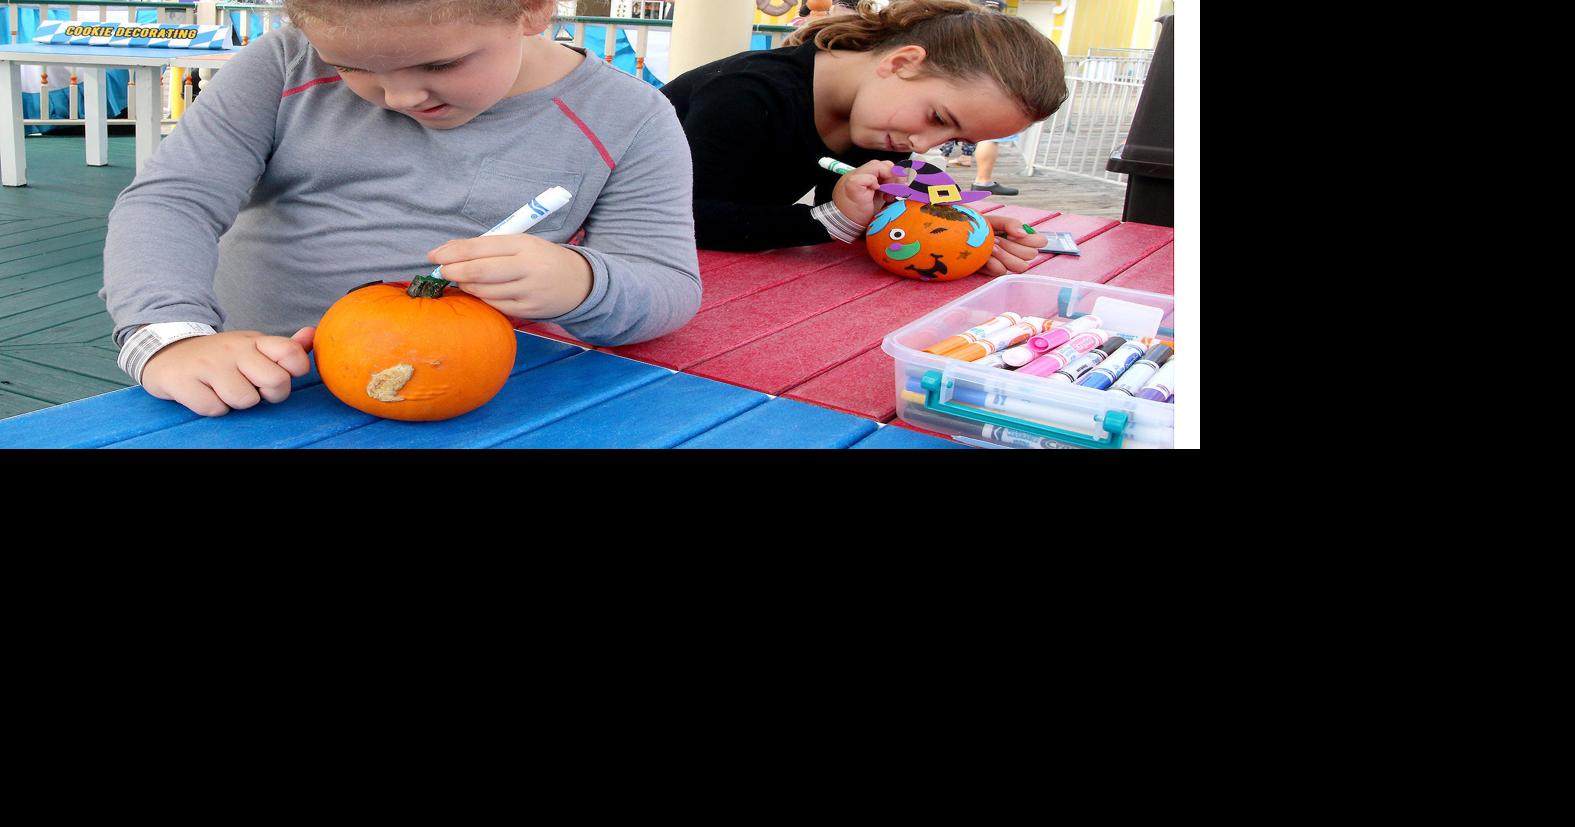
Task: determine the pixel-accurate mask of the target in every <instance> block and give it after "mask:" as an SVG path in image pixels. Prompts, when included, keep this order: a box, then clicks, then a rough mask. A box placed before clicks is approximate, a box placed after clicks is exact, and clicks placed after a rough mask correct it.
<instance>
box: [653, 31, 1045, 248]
mask: <svg viewBox="0 0 1575 827" xmlns="http://www.w3.org/2000/svg"><path fill="white" fill-rule="evenodd" d="M788 43H789V44H790V45H787V46H784V47H782V48H780V49H772V50H770V51H753V52H743V53H741V54H737V55H733V56H731V57H727V58H723V59H722V60H718V61H714V62H712V63H708V64H706V65H704V66H700V67H697V68H695V69H692V70H690V71H688V72H685V73H684V74H682V75H680V76H678V77H677V78H674V79H673V81H672V82H671V83H669V84H667V85H666V86H664V87H663V88H662V93H663V94H665V95H667V97H668V99H669V100H671V101H672V103H673V107H674V109H675V110H676V111H677V113H678V118H679V121H680V122H682V124H683V127H684V132H685V134H686V135H687V136H688V138H689V147H690V150H691V152H692V153H693V156H694V175H695V189H694V197H695V235H696V240H697V242H698V243H699V246H701V247H703V248H706V249H714V250H765V249H772V248H777V247H793V246H798V245H804V244H820V243H823V242H826V241H829V240H831V239H832V238H838V239H840V240H842V241H856V240H859V239H861V238H862V233H863V229H864V228H865V227H866V226H868V224H869V222H870V219H871V218H873V217H874V215H875V214H876V213H877V212H878V211H879V210H880V209H881V208H882V207H884V206H885V205H886V203H887V202H889V201H890V200H891V198H890V196H887V195H885V194H884V193H882V192H880V190H879V189H878V187H879V186H880V185H881V184H887V183H897V182H900V181H902V180H904V178H900V177H898V176H897V175H895V174H894V173H893V172H892V164H893V162H895V161H900V160H903V159H906V158H908V157H910V156H911V155H912V154H913V153H915V152H924V151H927V150H929V149H931V148H932V147H935V146H939V145H940V144H942V143H945V142H946V141H948V140H951V139H961V140H967V141H972V142H977V141H979V140H984V139H989V138H998V137H1001V136H1004V135H1011V134H1013V133H1016V132H1021V131H1022V130H1024V129H1026V128H1027V127H1028V126H1029V125H1030V124H1032V123H1034V122H1036V121H1040V120H1044V119H1045V118H1048V117H1050V115H1051V114H1053V113H1054V112H1055V110H1056V109H1057V108H1058V107H1060V105H1061V103H1062V102H1063V101H1065V99H1066V96H1067V90H1066V83H1065V80H1064V70H1063V68H1062V65H1061V55H1060V52H1059V51H1058V50H1057V49H1056V46H1055V44H1054V43H1052V42H1051V41H1050V39H1049V38H1047V37H1045V36H1044V35H1042V34H1040V33H1039V32H1038V31H1036V30H1034V28H1033V26H1032V25H1030V24H1029V23H1028V22H1027V21H1025V20H1022V19H1020V18H1017V17H1008V16H1005V15H1002V14H999V13H996V12H992V11H990V10H988V9H986V8H984V7H982V6H978V5H975V4H973V3H969V2H966V0H893V2H892V3H891V4H890V5H889V6H887V7H886V8H885V9H883V10H881V11H875V10H874V9H873V8H872V7H871V5H870V3H869V2H868V0H866V2H864V3H861V4H860V7H859V9H858V11H857V12H856V13H851V14H836V15H829V16H827V17H824V18H821V19H819V20H816V21H815V22H814V23H811V24H809V25H806V26H805V27H804V28H803V29H802V30H801V31H799V32H798V33H796V34H794V35H793V36H792V37H791V38H789V40H788ZM826 156H830V157H833V158H836V159H837V160H839V161H843V162H845V163H848V164H850V165H852V166H854V167H856V168H857V169H855V170H854V171H853V172H850V173H848V174H846V175H841V176H838V175H836V174H835V173H832V172H828V171H826V170H823V169H821V168H820V167H819V166H818V165H817V163H816V162H817V161H818V160H819V159H820V158H822V157H826ZM811 187H813V188H814V189H815V199H814V200H815V203H816V206H815V207H813V208H812V207H810V206H809V205H804V204H795V203H794V202H795V201H797V200H799V199H800V198H801V197H802V196H803V195H804V193H805V192H806V191H807V190H809V189H810V188H811ZM985 217H986V218H987V219H988V218H989V217H990V216H989V215H988V214H986V216H985ZM991 224H992V226H993V227H994V228H995V229H996V230H997V231H998V233H1003V234H1004V237H1003V238H1001V239H999V243H997V244H996V245H995V251H994V252H992V254H991V261H990V262H989V263H988V264H987V265H985V267H984V268H982V269H981V270H980V272H982V273H985V274H987V275H1000V274H1002V273H1006V272H1022V271H1023V270H1026V269H1027V264H1028V261H1029V260H1030V259H1032V258H1034V257H1035V256H1036V255H1037V254H1038V251H1037V250H1036V249H1035V248H1034V247H1033V246H1030V245H1028V244H1023V243H1017V242H1018V241H1020V240H1026V238H1027V234H1026V233H1025V232H1024V231H1023V229H1022V226H1021V222H1018V223H1016V224H1013V223H1012V222H1010V221H1009V220H1008V219H1006V218H1004V217H1002V218H997V219H994V220H992V221H991Z"/></svg>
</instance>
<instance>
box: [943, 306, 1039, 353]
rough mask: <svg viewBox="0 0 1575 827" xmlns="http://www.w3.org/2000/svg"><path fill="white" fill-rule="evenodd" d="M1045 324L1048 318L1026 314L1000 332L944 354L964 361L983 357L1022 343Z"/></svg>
mask: <svg viewBox="0 0 1575 827" xmlns="http://www.w3.org/2000/svg"><path fill="white" fill-rule="evenodd" d="M1045 324H1046V320H1044V319H1041V318H1039V317H1037V316H1024V317H1023V320H1022V321H1021V322H1018V323H1017V324H1014V325H1012V326H1011V327H1008V328H1007V329H1005V330H1003V331H1001V332H999V333H993V334H991V335H989V336H986V337H984V338H983V339H980V340H979V341H977V342H974V343H973V344H971V345H963V346H962V347H960V348H957V349H956V350H951V351H947V352H946V353H945V354H944V355H945V356H946V358H948V359H960V360H962V361H964V362H972V361H973V360H975V359H983V358H984V357H986V356H989V355H990V354H992V353H994V352H996V351H997V350H1002V349H1005V348H1009V347H1011V346H1012V345H1016V344H1020V343H1022V342H1023V340H1025V339H1027V338H1028V337H1029V336H1032V335H1034V334H1035V333H1038V332H1039V331H1041V330H1044V326H1045Z"/></svg>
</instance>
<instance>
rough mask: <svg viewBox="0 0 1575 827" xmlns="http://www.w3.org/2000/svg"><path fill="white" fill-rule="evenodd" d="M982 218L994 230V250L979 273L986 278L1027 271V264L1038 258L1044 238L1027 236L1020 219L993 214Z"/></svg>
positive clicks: (1037, 235) (1035, 235) (986, 214)
mask: <svg viewBox="0 0 1575 827" xmlns="http://www.w3.org/2000/svg"><path fill="white" fill-rule="evenodd" d="M984 217H985V220H986V221H989V222H990V226H991V228H993V229H994V230H995V233H996V236H995V249H993V250H991V251H990V260H989V261H987V262H985V263H984V266H983V267H981V268H979V272H980V273H983V274H984V275H987V276H1001V275H1005V274H1007V273H1021V272H1023V271H1025V270H1027V269H1028V265H1029V263H1030V262H1032V261H1033V260H1034V259H1036V258H1038V257H1039V255H1040V253H1039V245H1041V244H1043V243H1044V236H1042V235H1039V234H1037V233H1035V234H1034V235H1029V234H1028V231H1027V230H1024V229H1023V220H1022V219H1020V218H1018V219H1012V218H1008V217H1007V216H1004V215H995V214H994V213H985V214H984Z"/></svg>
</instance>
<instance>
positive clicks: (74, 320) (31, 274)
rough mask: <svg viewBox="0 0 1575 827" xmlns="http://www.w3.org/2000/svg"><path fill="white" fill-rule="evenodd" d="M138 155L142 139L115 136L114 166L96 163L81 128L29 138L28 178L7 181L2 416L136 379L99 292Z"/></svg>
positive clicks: (0, 208)
mask: <svg viewBox="0 0 1575 827" xmlns="http://www.w3.org/2000/svg"><path fill="white" fill-rule="evenodd" d="M135 154H136V150H135V146H134V144H133V138H131V137H130V136H129V135H128V136H119V135H112V136H111V137H110V141H109V163H110V165H109V166H107V167H89V166H87V165H86V164H85V163H84V162H83V159H84V146H83V138H82V136H81V135H80V134H78V135H75V136H70V135H41V136H39V137H36V138H28V139H27V178H28V186H25V187H4V188H0V417H8V416H15V415H17V414H21V413H26V412H28V411H32V410H37V409H39V408H47V407H50V406H52V405H58V404H61V403H64V402H70V401H73V400H76V399H82V398H85V397H89V396H96V395H98V394H101V393H108V392H110V391H114V390H118V389H120V388H124V387H127V386H129V385H130V384H131V380H130V378H129V377H127V376H126V374H125V373H124V372H122V371H121V370H120V368H119V367H117V366H116V365H115V355H116V349H115V346H114V342H113V341H112V340H111V339H110V332H111V322H110V319H109V314H108V313H106V312H105V310H104V302H103V300H101V299H100V298H99V297H98V295H97V294H98V290H99V288H101V287H103V286H104V273H103V264H104V262H103V256H104V235H105V232H106V229H107V227H108V215H109V209H110V207H111V206H112V205H113V204H114V202H115V196H116V195H118V194H120V191H121V190H122V189H125V187H126V185H127V184H130V183H131V179H132V176H133V174H134V171H135V170H134V163H135Z"/></svg>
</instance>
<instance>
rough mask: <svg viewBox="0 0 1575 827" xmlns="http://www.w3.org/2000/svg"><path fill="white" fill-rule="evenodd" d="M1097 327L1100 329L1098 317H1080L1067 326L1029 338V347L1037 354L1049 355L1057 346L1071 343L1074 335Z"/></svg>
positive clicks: (1059, 326) (1058, 326) (1060, 326)
mask: <svg viewBox="0 0 1575 827" xmlns="http://www.w3.org/2000/svg"><path fill="white" fill-rule="evenodd" d="M1097 327H1099V317H1098V316H1095V315H1094V314H1092V313H1090V314H1088V315H1087V316H1079V317H1077V318H1075V319H1073V320H1072V321H1070V322H1067V323H1066V324H1063V325H1057V326H1056V327H1053V328H1051V329H1050V330H1047V331H1045V332H1043V333H1040V334H1039V335H1037V336H1030V337H1028V346H1029V347H1031V348H1033V350H1034V352H1035V353H1049V352H1050V350H1051V349H1053V348H1055V347H1056V346H1057V345H1061V344H1064V343H1066V342H1068V341H1070V340H1071V338H1072V336H1073V335H1074V334H1077V333H1082V332H1083V331H1085V330H1093V329H1095V328H1097Z"/></svg>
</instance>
